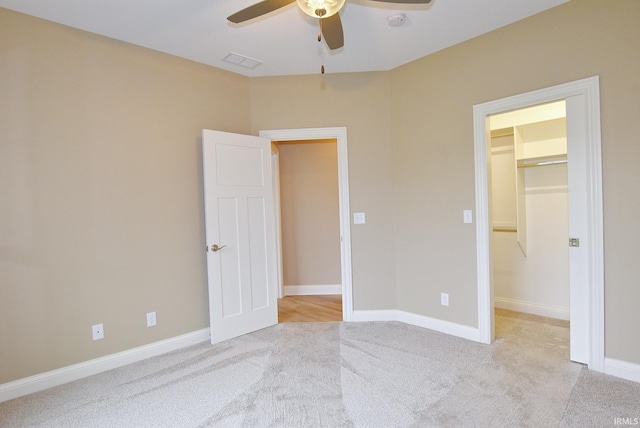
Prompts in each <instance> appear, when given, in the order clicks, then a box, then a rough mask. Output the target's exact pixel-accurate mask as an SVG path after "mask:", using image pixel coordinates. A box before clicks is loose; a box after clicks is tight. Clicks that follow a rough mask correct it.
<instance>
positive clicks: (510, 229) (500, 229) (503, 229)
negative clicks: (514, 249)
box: [493, 226, 518, 232]
mask: <svg viewBox="0 0 640 428" xmlns="http://www.w3.org/2000/svg"><path fill="white" fill-rule="evenodd" d="M493 231H494V232H517V231H518V229H517V228H515V227H498V226H494V227H493Z"/></svg>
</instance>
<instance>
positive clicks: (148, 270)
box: [0, 9, 250, 383]
mask: <svg viewBox="0 0 640 428" xmlns="http://www.w3.org/2000/svg"><path fill="white" fill-rule="evenodd" d="M0 94H1V95H0V130H1V131H0V177H1V178H0V206H1V207H2V208H1V209H0V344H1V345H0V361H1V362H2V363H1V364H0V383H3V382H7V381H11V380H15V379H18V378H22V377H25V376H28V375H33V374H36V373H40V372H45V371H48V370H52V369H56V368H60V367H63V366H67V365H70V364H73V363H78V362H81V361H85V360H89V359H92V358H95V357H99V356H103V355H107V354H111V353H114V352H118V351H122V350H126V349H130V348H133V347H136V346H140V345H143V344H146V343H151V342H155V341H158V340H161V339H167V338H170V337H174V336H177V335H180V334H183V333H188V332H192V331H195V330H198V329H202V328H206V327H208V325H209V320H208V306H207V286H206V276H205V274H206V265H205V253H204V251H203V250H204V245H205V243H204V238H203V237H204V226H203V223H204V220H203V214H202V212H203V203H202V178H201V171H202V168H201V161H202V160H201V154H200V153H201V148H200V144H201V143H200V135H201V130H202V128H216V129H220V130H226V131H233V132H244V133H248V132H250V121H249V113H250V109H249V81H248V79H247V78H244V77H242V76H239V75H235V74H232V73H228V72H223V71H221V70H217V69H214V68H211V67H206V66H203V65H198V64H195V63H192V62H189V61H185V60H181V59H177V58H175V57H171V56H168V55H164V54H160V53H157V52H153V51H150V50H146V49H142V48H139V47H134V46H131V45H127V44H124V43H120V42H116V41H113V40H110V39H107V38H103V37H98V36H96V35H92V34H89V33H85V32H81V31H77V30H73V29H70V28H67V27H63V26H60V25H55V24H52V23H48V22H45V21H42V20H38V19H35V18H30V17H27V16H24V15H20V14H16V13H13V12H9V11H6V10H4V9H0ZM150 311H156V312H157V319H158V325H157V326H156V327H153V328H147V327H146V317H145V314H146V313H147V312H150ZM97 323H104V329H105V336H106V337H105V339H104V340H101V341H96V342H93V341H92V340H91V325H92V324H97Z"/></svg>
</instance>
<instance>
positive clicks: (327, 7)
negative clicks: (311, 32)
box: [296, 0, 345, 18]
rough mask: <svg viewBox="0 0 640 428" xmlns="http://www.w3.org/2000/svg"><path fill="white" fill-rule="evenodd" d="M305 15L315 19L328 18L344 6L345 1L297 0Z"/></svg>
mask: <svg viewBox="0 0 640 428" xmlns="http://www.w3.org/2000/svg"><path fill="white" fill-rule="evenodd" d="M296 2H297V3H298V6H299V7H300V9H302V11H303V12H304V13H306V14H307V15H309V16H312V17H314V18H328V17H330V16H333V15H335V14H336V13H338V11H339V10H340V9H341V8H342V6H344V2H345V0H296Z"/></svg>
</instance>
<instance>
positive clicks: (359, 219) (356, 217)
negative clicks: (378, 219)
mask: <svg viewBox="0 0 640 428" xmlns="http://www.w3.org/2000/svg"><path fill="white" fill-rule="evenodd" d="M364 223H365V218H364V213H353V224H364Z"/></svg>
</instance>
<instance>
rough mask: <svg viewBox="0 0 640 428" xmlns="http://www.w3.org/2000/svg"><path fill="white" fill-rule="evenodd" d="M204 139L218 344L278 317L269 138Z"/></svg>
mask: <svg viewBox="0 0 640 428" xmlns="http://www.w3.org/2000/svg"><path fill="white" fill-rule="evenodd" d="M202 139H203V165H204V190H205V223H206V242H207V271H208V285H209V313H210V323H211V342H212V343H217V342H220V341H223V340H226V339H230V338H233V337H236V336H239V335H242V334H245V333H249V332H252V331H255V330H259V329H261V328H265V327H268V326H270V325H273V324H276V323H277V322H278V309H277V290H276V269H275V267H276V266H275V217H274V207H273V189H272V186H271V141H270V140H269V139H266V138H260V137H253V136H247V135H238V134H230V133H225V132H218V131H211V130H203V138H202ZM213 245H217V246H218V247H219V249H216V250H215V251H214V249H213V248H212V246H213Z"/></svg>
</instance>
